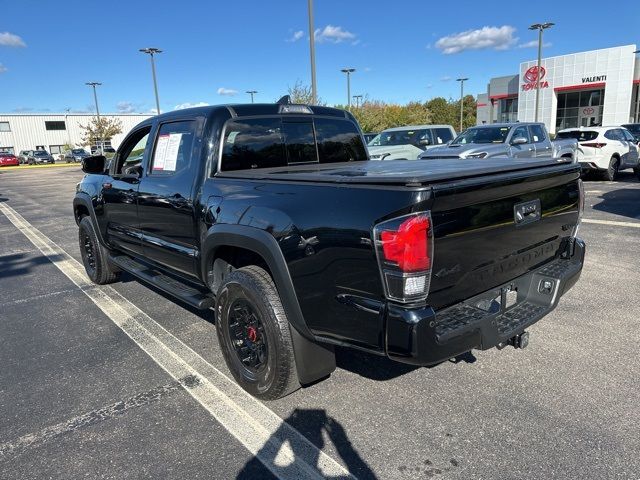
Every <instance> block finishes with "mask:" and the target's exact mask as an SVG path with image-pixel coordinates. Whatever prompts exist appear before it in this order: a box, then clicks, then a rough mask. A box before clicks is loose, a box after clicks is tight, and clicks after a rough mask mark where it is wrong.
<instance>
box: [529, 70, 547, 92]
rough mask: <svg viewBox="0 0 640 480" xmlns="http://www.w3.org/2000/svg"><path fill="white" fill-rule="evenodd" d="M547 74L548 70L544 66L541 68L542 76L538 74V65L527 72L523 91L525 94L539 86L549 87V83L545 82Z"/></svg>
mask: <svg viewBox="0 0 640 480" xmlns="http://www.w3.org/2000/svg"><path fill="white" fill-rule="evenodd" d="M546 74H547V70H546V69H545V68H544V67H542V66H541V67H540V74H538V66H537V65H534V66H533V67H530V68H529V69H527V71H526V72H524V83H523V84H522V90H524V91H525V92H526V91H529V90H533V89H534V88H536V87H538V84H539V86H540V88H547V87H549V82H547V81H546V80H543V79H544V76H545V75H546Z"/></svg>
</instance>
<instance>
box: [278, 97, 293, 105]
mask: <svg viewBox="0 0 640 480" xmlns="http://www.w3.org/2000/svg"><path fill="white" fill-rule="evenodd" d="M276 104H277V105H291V97H290V96H289V95H284V96H283V97H280V100H278V101H277V102H276Z"/></svg>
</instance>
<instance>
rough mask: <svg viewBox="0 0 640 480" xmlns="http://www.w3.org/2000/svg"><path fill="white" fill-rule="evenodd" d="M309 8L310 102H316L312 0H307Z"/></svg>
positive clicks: (316, 87)
mask: <svg viewBox="0 0 640 480" xmlns="http://www.w3.org/2000/svg"><path fill="white" fill-rule="evenodd" d="M307 6H308V8H309V54H310V56H311V103H312V104H313V105H315V104H316V103H317V102H318V86H317V85H316V40H315V32H314V30H313V0H308V2H307Z"/></svg>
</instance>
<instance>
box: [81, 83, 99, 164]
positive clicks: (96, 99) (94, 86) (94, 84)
mask: <svg viewBox="0 0 640 480" xmlns="http://www.w3.org/2000/svg"><path fill="white" fill-rule="evenodd" d="M85 85H88V86H90V87H93V100H94V101H95V102H96V117H98V131H99V132H100V134H99V135H100V137H102V122H100V109H99V108H98V94H97V93H96V87H97V86H100V85H102V83H100V82H86V83H85ZM97 140H98V147H99V148H100V152H102V149H103V146H102V143H103V139H102V138H98V139H97Z"/></svg>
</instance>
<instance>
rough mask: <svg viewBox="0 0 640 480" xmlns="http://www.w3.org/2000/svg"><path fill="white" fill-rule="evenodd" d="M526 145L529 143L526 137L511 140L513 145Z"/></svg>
mask: <svg viewBox="0 0 640 480" xmlns="http://www.w3.org/2000/svg"><path fill="white" fill-rule="evenodd" d="M525 143H529V142H528V141H527V139H526V138H524V137H516V138H514V139H513V140H511V145H524V144H525Z"/></svg>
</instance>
